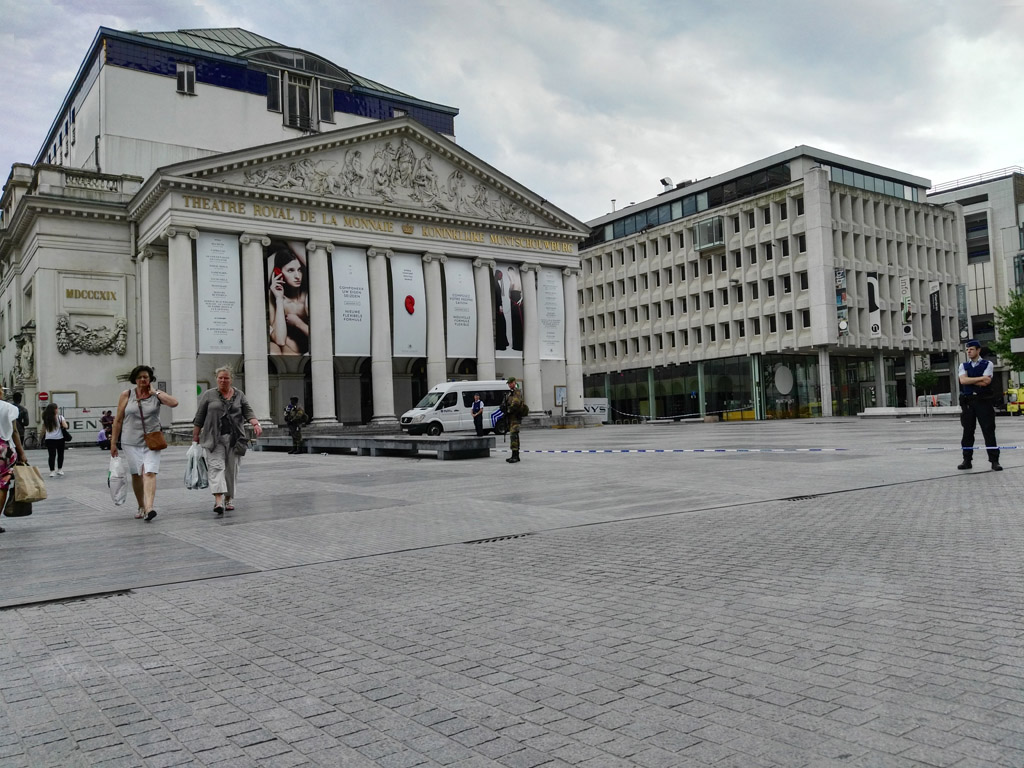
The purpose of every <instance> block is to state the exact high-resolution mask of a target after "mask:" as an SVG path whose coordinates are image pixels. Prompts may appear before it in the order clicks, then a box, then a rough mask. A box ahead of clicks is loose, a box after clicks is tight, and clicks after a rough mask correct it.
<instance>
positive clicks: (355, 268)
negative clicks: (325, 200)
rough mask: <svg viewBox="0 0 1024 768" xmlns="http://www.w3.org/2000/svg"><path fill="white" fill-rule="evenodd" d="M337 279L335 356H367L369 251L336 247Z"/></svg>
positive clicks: (334, 256) (334, 268)
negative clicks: (367, 256)
mask: <svg viewBox="0 0 1024 768" xmlns="http://www.w3.org/2000/svg"><path fill="white" fill-rule="evenodd" d="M331 268H332V272H333V276H334V354H335V355H337V356H338V357H363V356H367V355H369V354H370V279H369V274H368V272H367V270H366V251H365V250H363V249H362V248H344V247H339V246H335V247H334V253H332V254H331Z"/></svg>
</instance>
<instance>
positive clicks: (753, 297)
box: [749, 282, 758, 301]
mask: <svg viewBox="0 0 1024 768" xmlns="http://www.w3.org/2000/svg"><path fill="white" fill-rule="evenodd" d="M749 285H750V298H751V300H752V301H757V295H758V294H757V282H753V283H750V284H749Z"/></svg>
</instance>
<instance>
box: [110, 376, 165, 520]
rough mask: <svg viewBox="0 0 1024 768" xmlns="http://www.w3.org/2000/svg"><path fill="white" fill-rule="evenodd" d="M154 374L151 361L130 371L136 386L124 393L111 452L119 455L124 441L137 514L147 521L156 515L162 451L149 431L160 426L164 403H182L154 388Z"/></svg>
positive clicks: (123, 448) (115, 423) (119, 401)
mask: <svg viewBox="0 0 1024 768" xmlns="http://www.w3.org/2000/svg"><path fill="white" fill-rule="evenodd" d="M153 378H154V373H153V369H152V368H150V367H149V366H148V365H137V366H135V367H134V368H133V369H132V372H131V373H130V374H128V380H129V381H130V382H131V383H132V384H134V385H135V386H134V387H132V388H131V389H129V390H126V391H124V392H122V393H121V397H120V399H119V400H118V401H117V416H115V417H114V426H113V433H112V434H111V436H110V455H111V456H115V457H116V456H117V455H118V450H117V443H118V441H120V442H121V448H122V450H124V456H125V459H127V461H128V471H129V472H131V473H132V490H133V491H135V500H136V501H137V502H139V511H138V512H136V513H135V518H136V519H137V520H145V521H146V522H147V523H148V522H150V521H151V520H152V519H153V518H154V517H156V510H155V509H153V503H154V502H155V501H156V475H157V472H159V471H160V451H151V450H149V448H147V447H146V438H145V433H146V432H157V431H158V430H159V429H160V406H161V405H166V406H167V407H168V408H173V407H174V406H176V405H177V404H178V401H177V399H176V398H173V397H171V396H170V395H168V394H167V393H166V392H161V391H160V390H158V389H153V388H152V385H153Z"/></svg>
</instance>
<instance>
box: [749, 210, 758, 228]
mask: <svg viewBox="0 0 1024 768" xmlns="http://www.w3.org/2000/svg"><path fill="white" fill-rule="evenodd" d="M756 227H757V221H756V220H755V219H754V212H753V211H747V229H755V228H756Z"/></svg>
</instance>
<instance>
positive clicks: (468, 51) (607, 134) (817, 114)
mask: <svg viewBox="0 0 1024 768" xmlns="http://www.w3.org/2000/svg"><path fill="white" fill-rule="evenodd" d="M0 19H2V20H3V23H2V24H0V69H2V71H3V72H4V73H5V77H4V78H3V81H2V84H0V97H2V98H0V103H2V104H3V105H4V106H3V109H2V110H0V172H2V173H3V177H4V179H5V180H6V178H7V174H8V173H9V169H10V165H11V163H14V162H25V163H31V162H32V161H33V160H34V159H35V156H36V153H37V152H38V151H39V148H40V145H41V143H42V141H43V139H44V138H45V135H46V131H47V129H48V128H49V126H50V123H51V121H52V120H53V119H54V117H55V116H56V113H57V109H58V108H59V107H60V104H61V101H62V100H63V98H64V96H65V94H66V92H67V90H68V88H69V87H70V85H71V82H72V80H73V78H74V76H75V73H76V71H77V70H78V67H79V65H80V64H81V62H82V59H83V58H84V56H85V54H86V52H87V50H88V47H89V44H90V42H91V41H92V39H93V37H94V36H95V34H96V30H97V29H98V28H99V27H100V26H106V27H111V28H114V29H122V30H139V31H163V30H173V29H187V28H197V27H243V28H245V29H248V30H251V31H253V32H256V33H258V34H261V35H264V36H266V37H269V38H271V39H273V40H276V41H278V42H281V43H283V44H286V45H290V46H293V47H296V48H303V49H305V50H308V51H311V52H313V53H316V54H318V55H320V56H323V57H324V58H326V59H328V60H330V61H333V62H334V63H336V64H338V65H340V66H342V67H345V68H346V69H349V70H351V71H353V72H356V73H358V74H361V75H364V76H366V77H369V78H372V79H374V80H377V81H379V82H382V83H385V84H387V85H389V86H391V87H393V88H396V89H398V90H401V91H404V92H406V93H409V94H411V95H413V96H416V97H418V98H421V99H425V100H428V101H434V102H439V103H442V104H447V105H451V106H455V107H458V108H459V109H460V110H461V112H460V114H459V116H458V117H457V118H456V121H455V130H456V134H457V135H456V139H457V141H458V142H459V144H461V145H462V146H464V147H465V148H466V149H468V150H469V151H471V152H473V153H474V154H476V155H478V156H479V157H481V158H482V159H483V160H485V161H487V162H488V163H490V164H491V165H493V166H495V167H496V168H498V169H499V170H501V171H502V172H504V173H506V174H508V175H509V176H511V177H513V178H514V179H516V180H517V181H519V182H521V183H522V184H524V185H525V186H527V187H528V188H530V189H532V190H533V191H534V192H536V193H537V194H539V195H541V196H542V197H544V198H546V199H547V200H550V201H551V202H552V203H554V204H555V205H557V206H558V207H560V208H562V209H563V210H565V211H567V212H569V213H570V214H572V215H574V216H576V217H577V218H579V219H582V220H584V221H586V220H589V219H593V218H595V217H597V216H601V215H603V214H605V213H607V212H608V211H610V210H611V209H612V203H611V201H612V199H615V200H616V201H617V203H616V206H617V207H618V208H622V207H624V206H625V205H627V204H628V203H629V202H631V201H640V200H645V199H647V198H650V197H653V196H654V195H656V194H658V193H659V192H661V191H662V187H661V185H660V184H659V183H658V180H659V179H660V178H662V177H664V176H669V177H671V178H672V179H674V180H675V181H676V182H679V181H683V180H686V179H700V178H704V177H706V176H712V175H716V174H719V173H724V172H726V171H729V170H730V169H732V168H735V167H737V166H740V165H743V164H746V163H749V162H753V161H755V160H758V159H760V158H762V157H766V156H768V155H772V154H775V153H777V152H781V151H783V150H785V149H788V148H790V147H793V146H797V145H799V144H809V145H811V146H815V147H819V148H821V149H825V150H829V151H832V152H836V153H839V154H842V155H847V156H851V157H854V158H857V159H860V160H866V161H868V162H872V163H876V164H878V165H883V166H888V167H892V168H896V169H899V170H901V171H905V172H907V173H911V174H914V175H918V176H924V177H925V178H929V179H931V180H932V181H933V182H935V183H940V182H946V181H951V180H954V179H958V178H963V177H967V176H971V175H974V174H979V173H984V172H988V171H993V170H996V169H999V168H1004V167H1007V166H1020V165H1024V142H1022V141H1021V135H1022V133H1024V131H1022V126H1024V77H1022V76H1021V73H1022V72H1024V38H1022V36H1021V31H1022V30H1024V0H1004V1H1002V2H1000V1H999V0H885V1H884V2H883V1H879V0H846V2H842V3H840V2H832V1H831V0H826V1H823V0H817V1H816V2H813V1H806V2H804V1H798V0H773V1H772V2H764V0H730V1H729V2H703V1H702V2H697V1H696V0H508V1H506V0H493V1H491V2H483V1H482V0H477V1H474V0H420V1H414V0H374V1H373V2H367V1H366V0H334V1H333V2H330V3H326V2H304V1H303V0H292V1H291V2H280V1H279V2H273V3H271V2H265V1H264V0H32V1H31V2H26V1H25V0H0Z"/></svg>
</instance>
